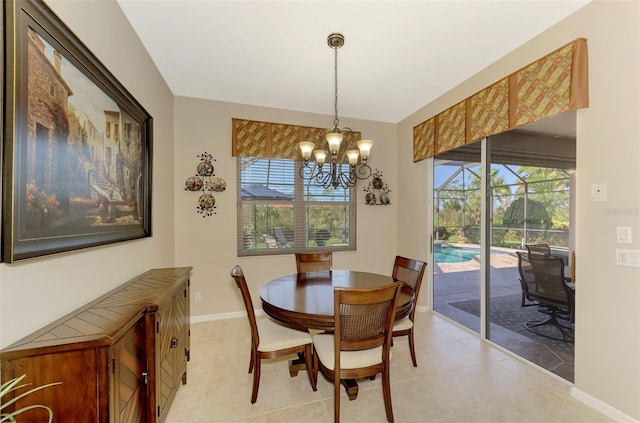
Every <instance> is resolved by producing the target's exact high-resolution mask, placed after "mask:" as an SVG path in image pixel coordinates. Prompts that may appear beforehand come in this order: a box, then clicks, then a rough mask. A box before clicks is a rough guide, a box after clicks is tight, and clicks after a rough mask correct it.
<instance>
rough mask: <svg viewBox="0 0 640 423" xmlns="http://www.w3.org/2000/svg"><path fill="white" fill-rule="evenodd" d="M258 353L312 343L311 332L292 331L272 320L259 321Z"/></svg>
mask: <svg viewBox="0 0 640 423" xmlns="http://www.w3.org/2000/svg"><path fill="white" fill-rule="evenodd" d="M257 323H258V334H259V335H260V345H258V351H265V352H266V351H277V350H283V349H285V348H291V347H296V346H299V345H305V344H310V343H311V335H310V334H309V332H303V331H299V330H295V329H290V328H288V327H286V326H283V325H281V324H278V323H276V322H274V321H273V320H271V319H268V318H267V319H261V320H258V322H257Z"/></svg>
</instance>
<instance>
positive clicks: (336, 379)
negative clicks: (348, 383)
mask: <svg viewBox="0 0 640 423" xmlns="http://www.w3.org/2000/svg"><path fill="white" fill-rule="evenodd" d="M333 420H334V422H335V423H339V422H340V372H339V371H335V373H334V375H333Z"/></svg>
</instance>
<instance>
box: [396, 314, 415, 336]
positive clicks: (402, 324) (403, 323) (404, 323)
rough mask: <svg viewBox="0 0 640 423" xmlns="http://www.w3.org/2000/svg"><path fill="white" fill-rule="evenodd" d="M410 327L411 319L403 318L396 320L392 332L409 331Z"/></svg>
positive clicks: (411, 324) (411, 325)
mask: <svg viewBox="0 0 640 423" xmlns="http://www.w3.org/2000/svg"><path fill="white" fill-rule="evenodd" d="M412 327H413V322H412V321H411V319H409V318H408V317H405V318H404V319H400V320H396V322H395V323H394V324H393V331H394V332H395V331H397V330H407V329H411V328H412Z"/></svg>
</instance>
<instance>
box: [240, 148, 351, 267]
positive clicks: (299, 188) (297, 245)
mask: <svg viewBox="0 0 640 423" xmlns="http://www.w3.org/2000/svg"><path fill="white" fill-rule="evenodd" d="M243 159H248V160H279V161H289V162H292V163H293V169H294V174H293V175H292V176H293V182H294V190H293V191H294V192H293V196H294V199H293V200H292V201H291V202H288V201H287V202H285V201H283V200H282V199H244V200H243V199H242V186H243V181H242V160H243ZM302 165H303V163H302V161H301V160H294V159H281V158H269V157H256V158H247V157H240V156H238V157H237V159H236V177H237V190H236V196H237V203H236V204H237V222H236V228H237V230H236V233H237V238H236V239H237V244H236V245H237V255H238V257H251V256H266V255H281V254H293V253H294V252H318V251H355V250H356V247H357V245H356V240H357V236H356V235H357V189H356V188H357V186H354V187H351V188H349V194H348V198H349V201H314V200H310V199H306V198H305V192H308V189H307V187H308V186H309V185H310V182H309V181H307V180H303V179H302V178H301V177H300V175H299V174H298V169H299V168H300V167H301V166H302ZM267 186H269V184H268V185H267ZM247 204H258V205H264V206H268V205H282V204H292V206H293V211H292V213H293V217H292V227H293V231H294V236H293V238H294V239H293V243H292V245H291V247H281V248H252V249H248V248H245V234H244V223H243V222H244V215H243V213H244V206H245V205H247ZM337 205H339V206H346V207H347V209H348V217H346V219H348V222H347V224H348V228H349V230H348V236H347V238H348V241H349V243H348V244H339V245H338V244H334V245H324V246H308V236H307V235H305V234H308V233H309V212H308V210H309V206H337ZM300 208H303V211H300ZM273 230H275V228H273ZM254 231H255V228H254ZM301 234H302V235H301ZM249 236H251V237H258V236H262V235H258V234H256V233H254V234H250V235H249Z"/></svg>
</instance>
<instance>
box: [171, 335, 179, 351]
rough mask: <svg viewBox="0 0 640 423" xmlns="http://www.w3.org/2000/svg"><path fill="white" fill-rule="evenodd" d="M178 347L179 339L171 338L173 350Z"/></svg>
mask: <svg viewBox="0 0 640 423" xmlns="http://www.w3.org/2000/svg"><path fill="white" fill-rule="evenodd" d="M177 347H178V337H177V336H174V337H173V338H171V348H177Z"/></svg>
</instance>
